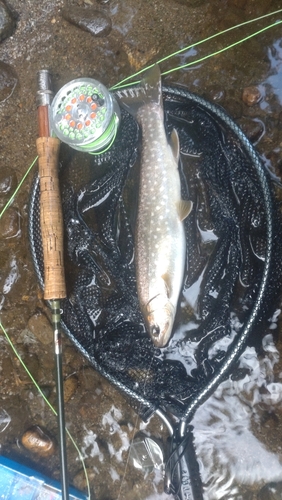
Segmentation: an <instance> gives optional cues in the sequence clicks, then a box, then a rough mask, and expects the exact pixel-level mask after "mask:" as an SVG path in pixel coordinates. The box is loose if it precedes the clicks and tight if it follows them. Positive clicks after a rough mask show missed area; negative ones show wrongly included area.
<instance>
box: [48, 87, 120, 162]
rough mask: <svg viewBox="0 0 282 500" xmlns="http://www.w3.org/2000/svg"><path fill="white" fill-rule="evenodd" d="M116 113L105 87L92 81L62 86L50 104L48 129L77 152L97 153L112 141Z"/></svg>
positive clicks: (116, 125) (114, 134)
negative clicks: (50, 128) (49, 127)
mask: <svg viewBox="0 0 282 500" xmlns="http://www.w3.org/2000/svg"><path fill="white" fill-rule="evenodd" d="M119 120H120V110H119V106H118V104H117V102H116V100H115V98H114V97H113V96H112V94H110V92H109V91H108V90H107V88H106V87H105V86H104V85H103V84H102V83H100V82H98V81H97V80H93V79H92V78H78V79H76V80H72V81H71V82H69V83H67V84H66V85H64V86H63V87H62V88H61V89H60V90H59V92H58V93H57V94H56V96H55V97H54V100H53V102H52V105H51V118H50V121H51V127H52V130H53V132H54V134H55V135H56V136H57V137H58V139H60V140H61V141H62V142H65V143H66V144H68V145H69V146H70V147H72V148H74V149H77V150H78V151H84V152H88V153H92V154H95V153H97V154H98V153H101V152H102V151H105V149H108V148H109V147H110V146H111V144H112V142H113V141H114V139H115V136H116V133H117V128H118V124H119Z"/></svg>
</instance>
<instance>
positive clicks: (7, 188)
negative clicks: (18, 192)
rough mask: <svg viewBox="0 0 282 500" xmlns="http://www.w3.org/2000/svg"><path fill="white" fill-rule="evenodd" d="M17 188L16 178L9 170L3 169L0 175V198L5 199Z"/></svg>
mask: <svg viewBox="0 0 282 500" xmlns="http://www.w3.org/2000/svg"><path fill="white" fill-rule="evenodd" d="M16 187H17V176H16V174H15V173H14V172H11V169H3V170H1V174H0V198H5V197H7V195H9V194H12V192H13V191H14V190H15V189H16Z"/></svg>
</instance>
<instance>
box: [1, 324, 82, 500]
mask: <svg viewBox="0 0 282 500" xmlns="http://www.w3.org/2000/svg"><path fill="white" fill-rule="evenodd" d="M0 328H1V330H2V332H3V333H4V335H5V337H6V339H7V342H8V343H9V345H10V347H11V349H12V351H13V352H14V354H15V355H16V357H17V358H18V360H19V361H20V363H21V365H22V367H23V368H24V369H25V371H26V373H27V374H28V376H29V378H30V379H31V381H32V383H33V384H34V385H35V387H36V389H37V390H38V392H39V393H40V394H41V396H42V398H43V399H44V401H45V403H46V404H47V405H48V406H49V408H50V410H51V411H52V412H53V413H54V415H55V416H56V417H57V416H58V413H57V412H56V410H55V408H54V407H53V406H52V405H51V403H50V401H48V399H47V398H46V396H45V394H44V393H43V392H42V390H41V388H40V386H39V385H38V383H37V382H36V380H35V378H34V377H33V375H32V373H31V372H30V371H29V369H28V367H27V366H26V364H25V362H24V361H23V359H22V358H21V356H20V354H19V353H18V351H17V350H16V348H15V346H14V344H13V342H12V341H11V339H10V337H9V335H8V333H7V331H6V329H5V328H4V326H3V324H2V322H1V321H0ZM66 433H67V435H68V437H69V438H70V440H71V442H72V444H73V446H74V447H75V449H76V451H77V454H78V456H79V459H80V460H81V463H82V467H83V471H84V474H85V478H86V484H87V490H88V498H89V500H90V485H89V480H88V475H87V471H86V467H85V463H84V459H83V456H82V454H81V452H80V450H79V448H78V446H77V444H76V442H75V440H74V439H73V437H72V435H71V433H70V432H69V430H68V429H67V428H66Z"/></svg>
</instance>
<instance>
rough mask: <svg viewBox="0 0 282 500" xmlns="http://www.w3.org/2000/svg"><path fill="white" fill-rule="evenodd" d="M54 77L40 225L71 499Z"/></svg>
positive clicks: (43, 109)
mask: <svg viewBox="0 0 282 500" xmlns="http://www.w3.org/2000/svg"><path fill="white" fill-rule="evenodd" d="M52 96H53V93H52V91H51V78H50V73H49V71H47V70H41V71H39V73H38V91H37V112H38V126H39V138H38V139H37V140H36V147H37V153H38V165H39V179H40V228H41V236H42V247H43V261H44V299H45V300H48V301H49V304H50V307H51V311H52V323H53V329H54V351H55V363H56V387H57V405H58V426H59V443H60V466H61V487H62V500H68V499H69V492H68V489H69V488H68V474H67V453H66V432H65V412H64V386H63V367H62V339H61V333H60V319H61V313H60V299H63V298H65V297H66V285H65V272H64V259H63V216H62V206H61V196H60V189H59V176H58V156H59V149H60V141H59V139H57V138H56V137H51V131H50V122H49V107H50V104H51V101H52Z"/></svg>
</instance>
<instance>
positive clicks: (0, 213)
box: [0, 156, 38, 219]
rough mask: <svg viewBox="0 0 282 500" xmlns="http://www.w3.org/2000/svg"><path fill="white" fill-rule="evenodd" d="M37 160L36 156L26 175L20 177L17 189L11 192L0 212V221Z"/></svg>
mask: <svg viewBox="0 0 282 500" xmlns="http://www.w3.org/2000/svg"><path fill="white" fill-rule="evenodd" d="M37 159H38V156H36V158H34V160H33V162H32V163H31V165H30V166H29V167H28V169H27V171H26V173H25V174H24V176H23V177H22V179H21V180H20V182H19V185H18V187H17V188H16V189H15V191H14V192H13V194H12V196H11V198H10V199H9V200H8V201H7V203H6V205H5V206H4V208H3V209H2V211H1V212H0V219H1V217H2V215H4V213H5V212H6V210H7V208H9V206H10V205H11V204H12V203H13V201H14V199H15V196H16V195H17V193H18V191H19V190H20V188H21V187H22V185H23V183H24V181H25V180H26V178H27V176H28V174H29V172H30V171H31V169H32V167H33V166H34V164H35V163H36V161H37Z"/></svg>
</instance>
